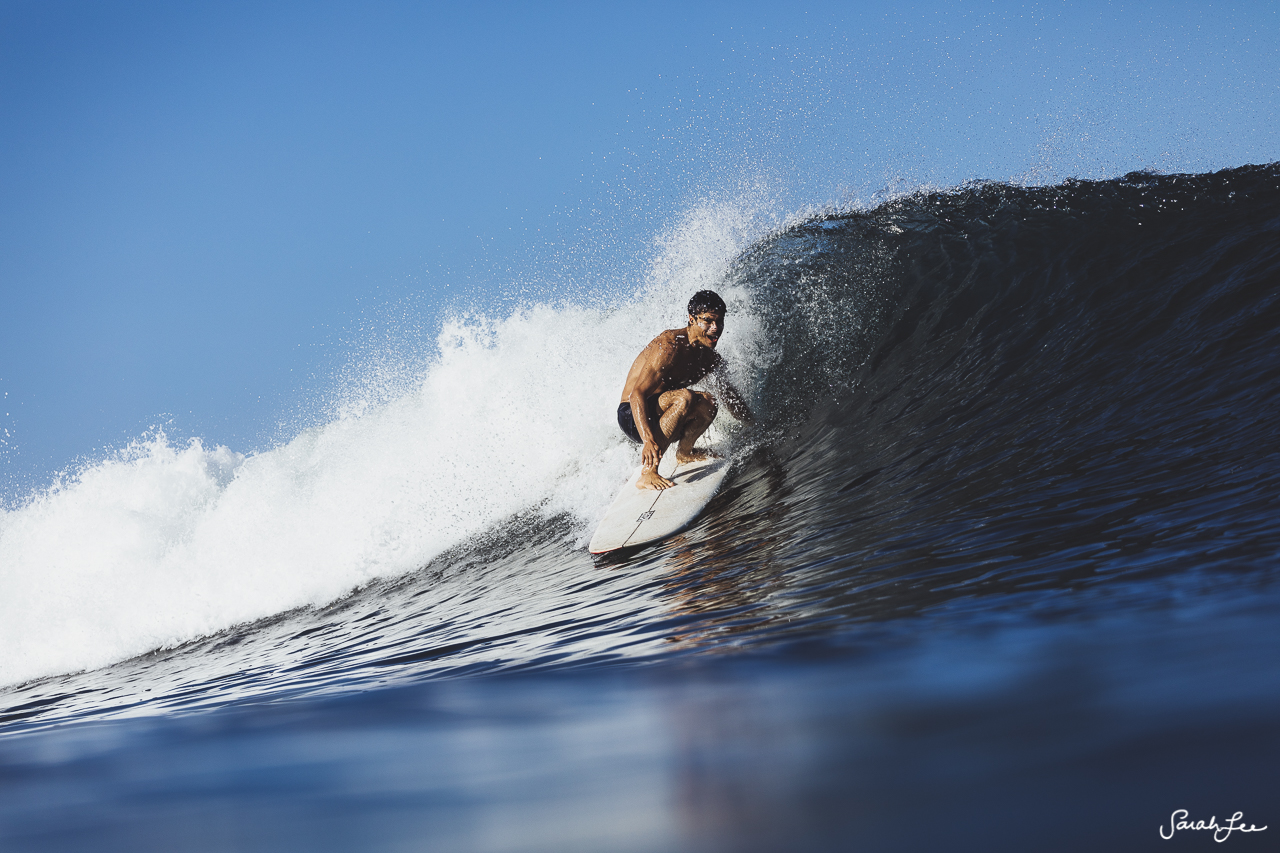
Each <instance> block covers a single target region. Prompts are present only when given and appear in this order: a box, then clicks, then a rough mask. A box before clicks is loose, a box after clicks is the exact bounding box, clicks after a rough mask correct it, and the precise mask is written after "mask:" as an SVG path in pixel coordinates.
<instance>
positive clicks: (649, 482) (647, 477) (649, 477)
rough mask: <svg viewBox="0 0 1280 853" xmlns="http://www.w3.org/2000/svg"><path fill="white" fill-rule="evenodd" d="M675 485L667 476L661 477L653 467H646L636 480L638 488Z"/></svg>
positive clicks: (657, 487)
mask: <svg viewBox="0 0 1280 853" xmlns="http://www.w3.org/2000/svg"><path fill="white" fill-rule="evenodd" d="M674 485H675V483H673V482H671V481H670V480H668V479H667V478H666V477H659V476H658V472H657V471H656V470H654V469H652V468H645V469H644V470H643V471H641V472H640V479H639V480H636V488H637V489H669V488H671V487H672V486H674Z"/></svg>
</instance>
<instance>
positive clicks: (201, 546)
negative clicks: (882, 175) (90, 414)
mask: <svg viewBox="0 0 1280 853" xmlns="http://www.w3.org/2000/svg"><path fill="white" fill-rule="evenodd" d="M768 227H769V222H768V221H767V220H765V219H763V218H762V216H761V207H760V206H759V205H758V204H754V203H751V202H745V203H744V202H737V203H728V204H720V205H715V204H708V205H706V206H704V207H701V208H699V209H697V210H695V211H693V212H691V213H690V214H689V215H688V216H686V217H685V219H684V220H682V221H681V222H680V223H678V224H677V225H676V227H674V228H672V229H671V230H670V231H669V232H668V233H667V234H665V235H663V236H662V238H661V239H660V240H659V241H658V251H657V257H656V259H655V260H654V262H653V264H652V265H651V272H650V275H649V278H648V280H647V281H646V282H643V283H642V284H641V286H640V287H639V288H638V290H637V292H636V294H635V295H634V297H633V298H632V299H631V301H630V302H629V303H628V304H625V305H618V306H615V307H612V308H599V307H586V306H582V305H573V304H566V305H559V306H548V305H536V306H532V307H528V308H525V309H522V310H519V311H517V312H515V313H513V314H511V315H509V316H506V317H501V318H491V317H485V316H468V317H461V318H454V319H451V320H448V321H447V322H444V323H443V326H442V329H441V332H440V334H439V339H438V352H437V353H436V355H435V357H434V359H433V360H432V361H431V363H430V365H429V366H427V367H426V368H425V369H423V370H422V371H421V373H420V375H418V376H416V377H414V379H413V381H412V382H410V383H409V384H408V386H407V387H405V388H404V389H403V390H402V391H401V392H400V393H398V394H394V395H390V398H389V399H388V395H386V394H385V393H382V394H378V393H373V394H370V395H365V396H364V397H363V399H377V400H379V401H382V402H378V403H377V404H376V405H340V406H336V407H332V411H333V415H332V417H331V419H330V420H329V421H328V422H327V423H325V424H323V425H322V426H318V427H315V428H312V429H308V430H306V431H304V432H302V433H301V434H299V435H297V436H296V437H295V438H293V439H292V440H291V441H289V442H288V443H286V444H284V445H282V446H280V447H277V448H275V449H273V450H271V451H268V452H264V453H260V454H257V455H254V456H251V457H248V458H245V457H244V456H242V455H240V454H238V453H235V452H233V451H231V450H229V449H227V448H225V447H216V448H212V449H211V448H206V447H205V446H204V445H203V444H202V443H201V442H200V441H192V442H190V443H188V444H187V445H185V446H175V445H174V444H172V443H170V442H169V441H168V440H167V438H166V437H165V435H164V434H162V433H159V434H155V435H151V436H149V437H146V438H144V439H140V440H138V441H137V442H135V443H134V444H132V445H130V446H129V447H127V448H125V449H124V450H122V451H119V452H118V453H115V454H113V455H112V456H110V457H109V458H106V459H104V460H101V461H99V462H97V463H95V464H91V465H87V466H85V467H84V468H83V469H82V470H80V471H79V472H78V473H76V474H74V475H73V476H69V477H67V478H66V479H65V481H63V482H59V483H57V484H55V485H53V486H51V487H49V488H48V489H47V490H45V491H44V492H43V493H42V494H40V495H38V496H36V497H34V498H32V499H30V500H29V501H28V502H27V503H25V504H24V505H23V506H21V507H19V508H17V509H13V510H8V511H3V512H0V684H13V683H17V682H22V681H25V680H29V679H32V678H36V677H40V676H44V675H50V674H56V673H62V672H71V671H76V670H81V669H87V668H94V667H98V666H102V665H105V664H108V663H111V662H114V661H118V660H122V659H125V658H127V657H131V656H134V655H137V654H141V653H144V652H147V651H149V650H152V649H156V648H161V647H166V646H172V645H176V644H178V643H182V642H184V641H187V640H190V639H193V638H195V637H198V636H201V635H206V634H209V633H212V632H215V631H218V630H220V629H223V628H227V627H230V626H232V625H235V624H238V623H243V622H246V621H250V620H254V619H259V618H262V617H265V616H269V615H271V614H274V613H279V612H282V611H285V610H288V609H291V608H295V607H300V606H305V605H319V604H323V603H325V602H328V601H332V600H333V599H335V598H338V597H340V596H342V595H344V594H346V593H347V592H349V591H350V590H352V589H353V588H356V587H358V586H360V585H362V584H364V583H367V582H368V581H370V580H372V579H374V578H379V577H387V576H394V575H397V574H401V573H404V572H408V571H412V570H414V569H416V568H419V567H421V566H423V565H424V564H425V563H426V562H427V561H428V560H430V559H431V557H432V556H434V555H436V554H438V553H440V552H441V551H442V550H444V549H446V548H448V547H450V546H452V545H455V544H457V543H459V542H461V541H463V540H465V539H466V538H468V537H470V536H472V535H474V534H476V533H478V532H480V531H482V530H485V529H486V528H488V527H491V526H492V525H494V524H497V523H500V522H501V521H502V520H503V519H504V518H507V517H509V516H510V515H512V514H514V513H516V512H520V511H523V510H526V509H528V508H530V507H538V508H540V509H541V511H543V512H546V513H548V514H551V513H562V512H567V513H570V514H571V515H572V516H573V517H575V518H576V519H578V521H579V522H580V524H581V527H582V529H583V531H584V532H585V531H586V529H587V526H588V525H589V524H591V523H593V522H594V521H595V520H596V519H597V518H598V517H599V516H600V515H601V514H602V513H603V511H604V509H605V507H607V505H608V504H609V502H610V500H611V499H612V496H613V492H614V491H615V489H616V488H617V486H618V484H620V483H621V482H622V481H623V480H625V478H626V476H627V474H628V472H629V470H630V468H631V466H633V465H634V464H635V462H636V459H637V458H638V455H637V452H636V450H635V449H634V448H633V447H632V446H630V445H628V444H627V443H625V442H624V440H623V439H622V438H621V435H620V433H619V431H618V429H617V426H616V423H615V420H614V418H615V409H616V407H617V403H618V398H619V395H620V392H621V388H622V382H623V379H624V378H625V374H626V370H627V368H628V367H629V365H630V363H631V360H632V359H633V358H634V357H635V355H636V354H637V353H638V352H639V351H640V349H641V348H642V347H643V346H644V344H645V343H647V342H648V341H649V339H651V338H652V337H653V335H654V334H656V333H657V332H658V331H660V330H661V329H663V328H669V327H671V326H674V325H680V324H682V323H683V322H684V313H685V312H684V308H683V304H684V302H685V301H686V300H687V299H688V297H689V295H690V294H692V293H693V292H694V291H695V290H698V289H701V288H704V287H715V288H719V289H721V292H722V294H723V295H724V296H725V297H726V299H728V301H729V302H730V306H731V314H730V324H729V327H728V330H727V333H726V336H725V338H724V342H723V345H722V346H723V351H724V352H725V354H726V355H727V356H728V357H729V358H730V359H731V360H736V361H738V362H739V363H740V364H742V365H744V368H743V371H742V372H741V373H740V375H739V379H740V380H742V383H743V385H744V390H746V391H747V392H748V393H749V391H750V386H751V365H752V364H753V363H754V362H755V361H756V353H757V349H756V347H757V346H758V344H759V341H758V338H759V334H758V333H759V329H758V325H757V324H756V323H755V321H754V320H753V315H752V311H751V304H750V298H749V294H746V293H743V292H735V291H727V290H725V289H724V288H721V287H720V280H721V276H722V275H723V273H724V271H725V269H726V267H727V265H728V264H729V262H730V261H731V260H732V259H733V258H734V257H735V256H736V255H737V254H738V252H739V251H740V250H741V249H742V248H743V247H744V245H745V244H746V243H747V242H748V241H749V240H751V239H755V238H758V237H759V236H760V235H761V233H762V231H763V230H765V229H766V228H768ZM378 372H379V370H378V369H373V370H371V375H372V378H370V379H369V381H370V382H376V381H378V380H377V378H376V375H377V374H378ZM346 391H347V393H345V394H343V395H339V397H340V399H344V400H346V401H348V403H349V402H350V401H351V400H358V399H361V398H362V396H361V394H360V393H356V391H358V389H356V390H355V391H353V389H351V388H348V389H346Z"/></svg>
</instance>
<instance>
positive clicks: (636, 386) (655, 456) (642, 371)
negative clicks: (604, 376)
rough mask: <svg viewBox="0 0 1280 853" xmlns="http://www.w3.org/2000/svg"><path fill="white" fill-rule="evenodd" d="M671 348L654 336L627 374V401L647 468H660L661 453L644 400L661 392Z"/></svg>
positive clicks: (642, 460)
mask: <svg viewBox="0 0 1280 853" xmlns="http://www.w3.org/2000/svg"><path fill="white" fill-rule="evenodd" d="M668 349H669V347H668V346H667V345H666V342H665V341H663V340H662V338H660V337H659V338H657V339H655V340H654V341H653V342H652V343H650V344H649V345H648V346H647V347H645V348H644V351H643V352H642V353H640V355H639V357H638V358H636V361H635V364H633V365H632V367H631V375H630V376H628V377H627V386H628V387H629V388H630V389H631V391H630V393H629V394H628V395H627V402H628V403H630V404H631V418H632V420H634V421H635V424H636V432H638V433H639V434H640V441H641V443H642V445H643V449H642V450H641V459H640V464H641V465H642V466H643V467H645V468H652V469H655V470H656V469H657V467H658V463H659V462H660V461H661V456H660V455H659V453H658V439H657V436H655V435H654V434H653V427H652V425H651V424H650V423H649V414H648V412H647V411H646V406H645V403H646V402H647V401H648V399H649V398H650V397H652V396H654V395H657V394H660V393H662V368H663V367H664V366H665V361H666V359H667V358H669V355H670V354H669V352H668Z"/></svg>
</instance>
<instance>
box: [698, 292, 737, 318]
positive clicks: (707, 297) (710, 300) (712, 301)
mask: <svg viewBox="0 0 1280 853" xmlns="http://www.w3.org/2000/svg"><path fill="white" fill-rule="evenodd" d="M703 311H714V312H716V313H717V314H719V315H721V316H724V315H725V314H727V313H728V312H729V309H728V308H727V307H725V304H724V300H723V299H721V298H720V295H719V294H718V293H716V292H715V291H714V290H699V291H698V292H697V293H695V294H693V298H692V299H690V300H689V316H690V317H696V316H698V315H699V314H701V313H702V312H703Z"/></svg>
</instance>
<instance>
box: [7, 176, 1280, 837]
mask: <svg viewBox="0 0 1280 853" xmlns="http://www.w3.org/2000/svg"><path fill="white" fill-rule="evenodd" d="M686 226H687V227H685V229H684V230H683V231H680V232H678V233H675V234H674V236H672V237H671V239H670V240H669V241H668V243H669V244H670V245H669V246H668V251H666V253H665V254H664V255H663V256H662V257H661V258H660V260H659V261H658V262H655V265H654V268H653V271H652V274H651V276H650V278H649V280H647V281H646V282H642V283H640V284H639V285H638V287H637V291H636V293H635V294H633V295H631V296H629V297H627V298H625V299H620V300H615V301H612V302H606V301H600V302H590V301H579V302H573V301H566V302H564V303H562V304H555V305H535V306H529V307H526V308H522V309H520V310H518V311H515V312H514V313H511V314H509V315H506V316H502V317H486V316H480V315H465V316H457V317H453V318H451V319H449V320H448V321H447V322H445V323H444V324H443V326H442V329H441V333H440V337H439V342H438V351H437V352H435V353H434V354H433V355H432V356H431V358H429V359H427V360H426V361H423V362H412V363H409V362H405V363H403V364H397V363H396V362H395V360H394V359H389V360H384V361H383V362H381V363H379V364H376V365H373V366H371V367H370V369H369V371H367V373H366V375H365V381H364V382H363V384H361V383H358V382H357V383H353V384H351V385H350V386H349V387H346V388H345V389H339V391H336V392H335V393H334V395H333V397H332V399H331V400H329V401H327V403H326V406H327V408H326V409H325V413H326V414H325V417H323V418H321V419H320V422H319V423H318V425H316V426H314V427H311V428H309V429H307V430H304V431H302V432H301V433H300V434H298V435H297V436H296V438H294V439H292V440H291V441H289V442H287V443H283V444H281V445H280V446H278V447H275V448H273V449H271V450H268V451H265V452H261V453H256V454H249V455H245V454H242V453H240V452H237V451H236V450H234V449H230V448H225V447H206V446H204V445H203V444H202V443H201V442H199V441H191V442H186V443H182V442H175V441H171V440H170V439H169V438H167V437H166V436H165V435H163V434H159V433H158V434H153V435H148V436H143V437H141V438H139V439H138V441H136V442H135V443H134V444H132V445H130V446H129V447H127V448H122V449H120V450H118V451H116V452H114V453H113V454H111V455H109V456H107V457H104V458H101V459H97V460H93V461H89V462H85V463H84V464H83V465H81V466H80V467H79V468H76V469H74V470H69V471H67V472H66V473H65V474H64V475H62V476H61V477H60V478H59V479H58V481H57V482H55V483H53V484H52V485H50V486H48V487H47V488H44V489H42V490H40V491H38V492H34V493H31V494H28V495H22V496H17V497H15V498H14V499H12V500H10V501H9V505H8V506H7V507H6V508H5V509H4V510H3V514H2V515H0V685H2V686H0V849H3V850H5V851H28V850H30V851H36V850H39V851H63V850H68V851H69V850H98V851H116V850H119V851H137V850H166V851H167V850H183V851H206V850H207V851H226V850H253V851H258V850H262V851H267V850H270V851H286V850H298V851H303V850H306V851H316V850H362V851H366V850H367V851H381V850H397V851H398V850H459V851H466V850H478V851H505V850H513V851H514V850H538V851H540V850H547V851H567V850H583V851H597V850H619V851H626V850H635V851H704V850H735V851H736V850H788V851H789V850H837V849H838V850H894V851H896V850H903V851H908V850H1036V851H1046V850H1062V851H1076V850H1081V849H1101V850H1174V849H1179V850H1190V849H1251V850H1262V849H1276V844H1277V843H1280V796H1277V795H1280V585H1278V584H1277V579H1278V577H1280V572H1278V566H1280V431H1278V430H1280V428H1278V426H1277V424H1278V419H1280V165H1266V166H1245V167H1242V168H1238V169H1232V170H1228V171H1223V172H1218V173H1214V174H1205V175H1157V174H1148V173H1134V174H1130V175H1127V176H1124V177H1122V178H1117V179H1114V180H1108V181H1068V182H1066V183H1062V184H1059V185H1054V186H1038V187H1024V186H1015V185H1010V184H1002V183H977V184H971V185H964V186H961V187H957V188H952V189H948V190H945V191H924V190H922V191H917V192H914V193H910V194H905V195H900V196H896V197H891V198H886V199H883V200H881V201H880V202H878V203H877V204H875V205H869V206H867V207H865V208H860V209H856V210H842V211H822V212H817V213H812V214H808V215H802V216H798V217H795V218H793V219H792V220H789V221H786V222H784V223H782V224H780V225H778V226H777V227H774V228H771V229H766V230H764V231H762V232H758V233H749V234H747V236H745V237H744V236H743V234H744V233H746V232H744V231H743V230H742V229H740V228H735V227H734V222H733V221H732V217H731V216H729V215H728V214H723V213H721V214H717V215H713V214H709V213H708V214H705V215H697V216H691V219H690V221H689V222H688V223H686ZM701 287H713V288H714V289H716V290H718V291H720V292H721V293H722V294H723V295H724V296H725V298H726V299H727V301H728V302H729V306H730V313H729V316H728V323H727V329H726V332H725V337H724V338H723V340H722V344H721V351H722V352H723V353H724V354H725V356H726V358H727V359H728V360H729V361H730V362H731V363H732V364H733V366H734V371H735V378H736V380H737V383H738V384H739V385H740V387H741V388H742V389H743V391H744V392H745V393H746V394H747V396H748V397H749V399H750V400H751V402H752V404H753V406H754V407H755V409H756V410H757V411H758V413H759V414H760V416H761V417H760V421H761V423H760V424H758V425H757V426H756V427H753V428H744V427H741V426H739V425H736V424H734V423H733V422H732V421H731V420H730V419H729V418H728V417H727V415H724V416H722V417H721V418H720V420H719V421H718V422H717V424H716V425H715V426H714V427H713V428H712V431H711V434H710V436H709V438H710V439H711V440H712V441H713V442H714V443H715V444H716V445H717V446H719V447H720V448H722V449H723V450H725V452H727V453H730V454H731V455H732V456H733V458H734V460H735V463H734V464H735V468H734V473H733V474H732V475H731V477H730V479H729V480H728V481H726V487H725V488H724V490H723V491H722V492H721V493H720V495H718V496H717V497H716V499H715V500H714V501H713V502H712V503H711V505H710V506H708V508H707V510H706V512H705V513H704V514H703V515H702V516H701V518H700V519H699V520H698V522H697V523H695V525H694V526H693V527H691V528H690V529H689V530H688V531H686V532H685V533H683V534H681V535H678V536H676V537H674V538H672V539H670V540H668V541H666V542H663V543H660V544H657V545H655V546H652V547H646V548H642V549H639V550H634V551H628V552H624V553H620V554H615V555H610V556H608V557H605V558H593V557H592V556H591V555H590V554H588V552H587V550H586V547H585V543H586V541H587V539H588V538H589V537H590V533H591V531H592V529H593V527H594V525H595V523H596V522H597V521H598V520H599V518H600V517H601V516H602V515H603V512H604V510H605V508H606V507H607V506H608V504H609V502H610V500H611V499H612V496H613V494H614V492H615V491H616V490H617V488H618V487H619V486H620V485H621V484H622V482H623V481H624V480H625V478H626V476H627V474H628V472H629V471H630V469H631V468H632V466H634V465H635V464H636V462H637V459H638V454H637V452H636V450H635V449H634V448H633V447H631V446H629V445H627V444H626V443H625V441H624V440H623V438H622V437H621V434H620V433H619V432H618V430H617V427H616V424H615V423H614V422H613V410H614V408H615V407H616V402H617V397H618V394H619V393H620V390H621V384H622V381H623V378H624V376H625V372H626V369H627V367H628V366H629V364H630V361H631V359H632V358H633V357H634V356H635V354H636V353H637V352H638V351H639V350H640V348H641V347H642V346H643V345H644V343H646V342H647V341H648V340H649V339H650V338H651V337H653V335H655V334H656V333H657V332H658V331H660V330H661V329H663V328H667V327H670V326H675V325H679V324H681V323H682V321H683V311H682V306H683V304H684V302H685V300H687V299H688V296H689V295H690V294H691V293H692V292H693V291H695V290H697V289H699V288H701ZM410 361H412V360H410ZM375 380H376V381H375ZM1180 809H1182V810H1186V812H1187V814H1186V816H1185V818H1186V819H1187V820H1188V821H1191V822H1194V821H1196V820H1203V821H1205V822H1206V823H1207V822H1209V821H1210V819H1211V818H1214V819H1216V822H1217V823H1218V824H1219V825H1222V824H1226V823H1227V821H1228V820H1229V819H1230V818H1231V816H1232V815H1233V814H1234V813H1235V812H1241V813H1242V820H1243V823H1244V824H1245V825H1247V826H1249V825H1252V826H1256V827H1263V826H1266V827H1267V829H1265V830H1263V829H1259V830H1258V831H1255V832H1251V833H1250V832H1241V831H1235V832H1232V833H1229V834H1228V836H1227V837H1226V838H1225V839H1223V838H1222V836H1221V834H1220V835H1219V840H1221V844H1222V847H1221V848H1219V847H1218V845H1217V844H1215V839H1214V838H1213V835H1214V833H1213V831H1212V830H1195V829H1189V828H1182V829H1178V828H1177V818H1176V816H1174V818H1173V822H1172V823H1171V815H1174V812H1175V811H1176V810H1180ZM1237 825H1238V824H1237ZM1170 833H1173V836H1174V837H1172V838H1165V837H1164V836H1165V835H1168V834H1170Z"/></svg>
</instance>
